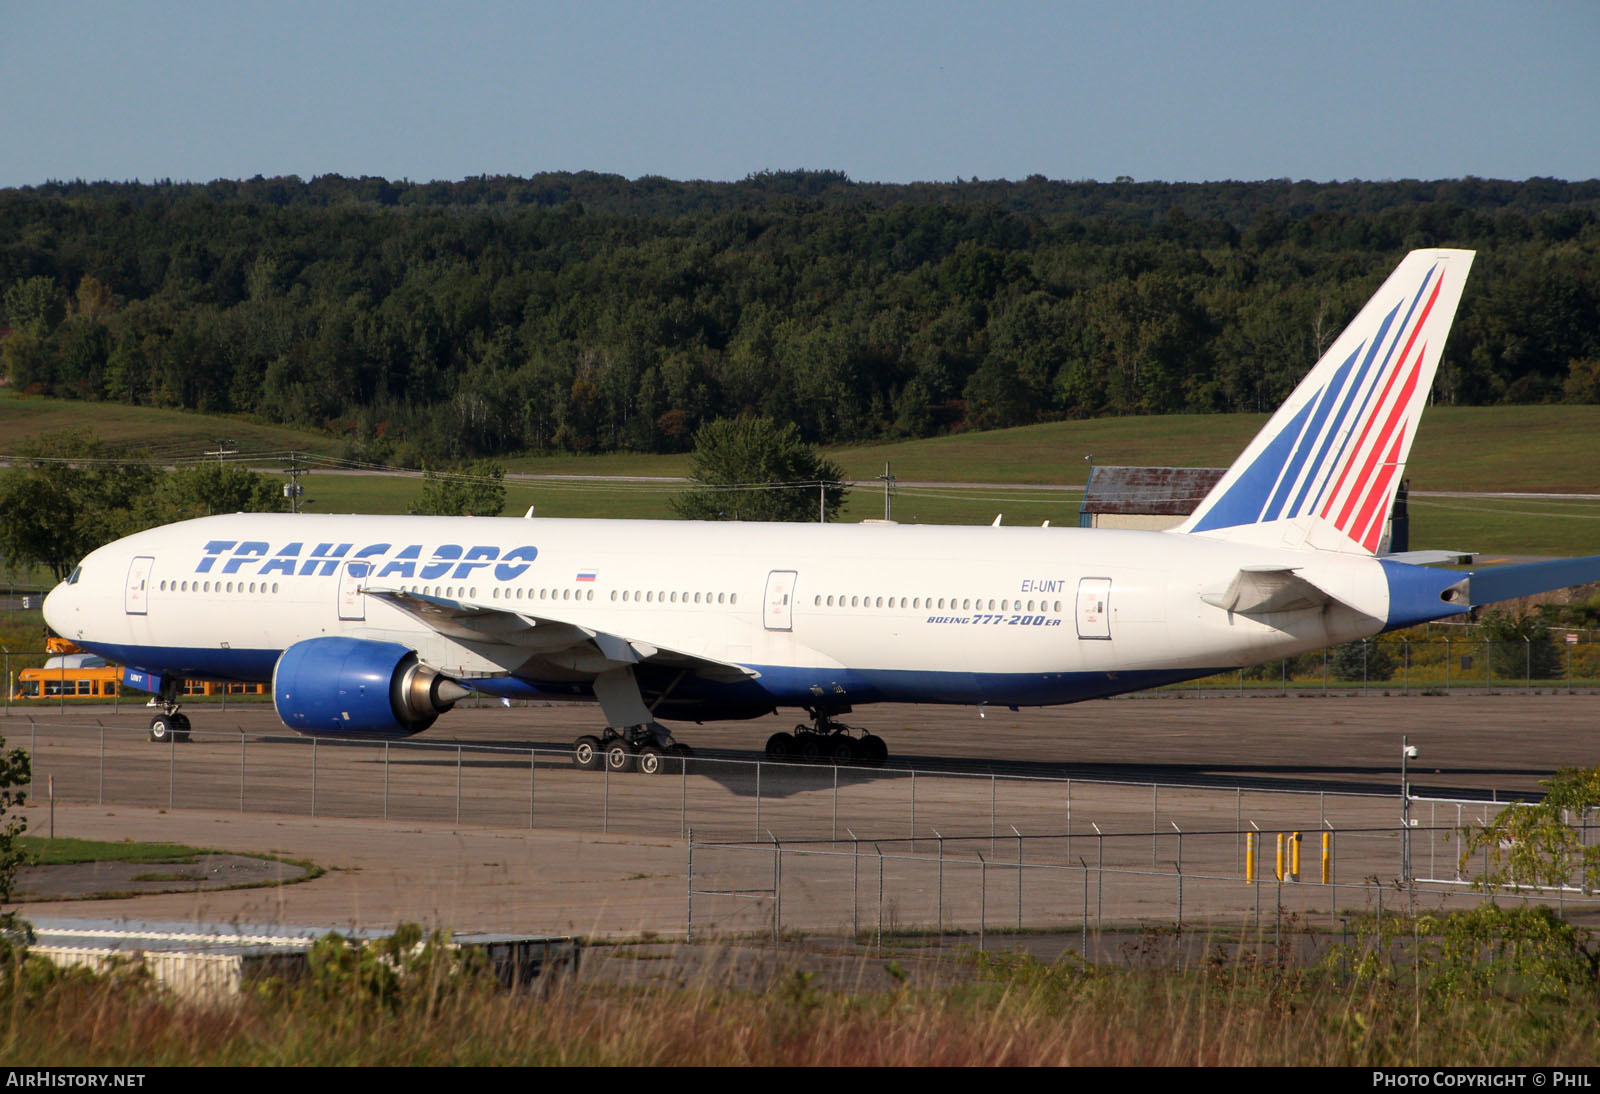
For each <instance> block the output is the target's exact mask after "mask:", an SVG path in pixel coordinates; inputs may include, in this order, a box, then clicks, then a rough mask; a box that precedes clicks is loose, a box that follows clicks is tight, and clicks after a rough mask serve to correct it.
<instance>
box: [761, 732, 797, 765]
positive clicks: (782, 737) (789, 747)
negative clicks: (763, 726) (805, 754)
mask: <svg viewBox="0 0 1600 1094" xmlns="http://www.w3.org/2000/svg"><path fill="white" fill-rule="evenodd" d="M794 754H795V739H794V734H793V733H774V734H773V735H772V736H770V737H768V738H767V759H769V760H792V759H794Z"/></svg>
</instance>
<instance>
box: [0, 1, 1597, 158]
mask: <svg viewBox="0 0 1600 1094" xmlns="http://www.w3.org/2000/svg"><path fill="white" fill-rule="evenodd" d="M0 11H3V12H4V19H3V21H0V28H3V29H0V103H3V106H0V118H3V120H4V124H3V127H0V135H3V139H0V186H18V185H28V184H33V183H39V182H43V181H45V180H48V179H72V178H85V179H104V178H110V179H142V180H146V181H148V180H151V179H155V178H174V179H188V180H201V181H204V180H209V179H212V178H240V177H249V176H251V175H255V174H262V175H269V176H270V175H286V174H297V175H301V176H303V177H307V178H309V177H311V176H313V175H318V174H327V173H333V172H336V173H339V174H344V175H362V174H368V175H383V176H385V177H388V178H393V179H399V178H409V179H413V180H427V179H459V178H463V177H466V176H469V175H477V174H510V175H528V174H532V173H534V172H538V171H576V170H595V171H609V172H616V173H619V174H622V175H626V176H629V177H638V176H640V175H647V174H652V175H665V176H667V177H670V178H677V179H692V178H700V179H738V178H742V177H744V176H745V175H747V174H749V173H751V172H753V171H761V170H765V169H775V170H782V169H790V168H800V167H804V168H812V169H821V168H827V169H835V170H842V171H845V172H847V173H848V174H849V175H850V177H851V178H854V179H860V180H876V181H884V182H909V181H913V180H951V179H955V178H957V177H958V176H959V177H964V178H971V177H974V176H977V177H981V178H1022V177H1024V176H1026V175H1030V174H1035V173H1037V174H1043V175H1046V176H1049V177H1051V178H1064V179H1083V178H1094V179H1101V180H1110V179H1113V178H1115V177H1116V176H1118V175H1131V176H1133V177H1134V178H1136V179H1140V180H1149V179H1162V180H1179V181H1195V180H1205V179H1226V178H1236V179H1261V178H1279V177H1291V178H1297V179H1298V178H1309V179H1315V180H1329V179H1349V178H1363V179H1383V178H1407V177H1418V178H1451V177H1457V176H1461V175H1469V174H1470V175H1479V176H1484V177H1493V178H1526V177H1529V176H1533V175H1552V176H1556V177H1560V178H1568V179H1577V178H1593V177H1596V176H1600V2H1597V0H1548V2H1541V0H1529V2H1527V3H1522V4H1514V3H1506V2H1505V0H1495V2H1484V0H1455V2H1450V3H1393V4H1390V3H1377V2H1372V0H1348V2H1344V0H1334V2H1330V3H1323V4H1318V5H1307V4H1297V3H1293V2H1282V0H1279V2H1270V3H1269V2H1260V0H1250V2H1241V3H1198V2H1195V3H1179V2H1174V3H1154V2H1136V0H1128V2H1122V3H1117V2H1110V0H1107V2H1099V3H1068V2H1065V0H1062V2H1057V3H1004V2H994V0H990V2H985V3H978V2H971V3H950V2H943V0H929V2H925V3H899V2H872V0H855V2H841V3H834V2H824V0H815V2H808V3H780V2H773V3H766V2H759V0H747V2H744V3H720V2H709V0H692V2H682V3H672V2H659V3H617V2H612V0H576V2H566V3H561V4H546V3H534V2H524V3H473V2H470V0H469V2H462V3H452V4H448V5H446V4H444V3H430V4H422V3H414V2H409V0H396V2H390V3H341V2H338V0H324V2H318V3H302V2H298V0H288V2H273V3H229V2H207V3H198V2H190V3H152V2H146V3H119V2H115V0H97V2H79V0H65V2H43V0H38V2H30V0H0Z"/></svg>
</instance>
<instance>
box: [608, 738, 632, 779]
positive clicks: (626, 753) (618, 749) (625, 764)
mask: <svg viewBox="0 0 1600 1094" xmlns="http://www.w3.org/2000/svg"><path fill="white" fill-rule="evenodd" d="M606 768H607V769H608V770H610V771H613V772H616V773H618V774H621V773H622V772H624V771H632V770H633V749H631V748H629V747H628V745H627V742H625V741H621V740H617V741H612V742H611V743H610V744H608V745H606Z"/></svg>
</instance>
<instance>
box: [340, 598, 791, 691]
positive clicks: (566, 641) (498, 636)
mask: <svg viewBox="0 0 1600 1094" xmlns="http://www.w3.org/2000/svg"><path fill="white" fill-rule="evenodd" d="M362 592H363V593H364V595H366V596H370V597H372V598H373V599H375V600H381V601H383V602H384V603H386V604H390V605H393V606H394V607H396V608H399V609H400V610H401V611H403V612H405V613H406V614H407V615H409V616H411V617H412V618H413V619H415V620H417V621H418V622H420V623H422V624H423V625H425V626H427V627H428V628H430V629H431V630H434V631H436V632H438V633H439V634H442V635H444V636H445V637H446V638H454V639H458V640H461V641H465V642H487V643H490V644H493V645H502V646H510V647H512V648H513V649H516V650H518V651H520V652H522V653H525V654H527V655H528V657H529V658H530V659H532V660H534V661H537V660H539V659H540V658H550V659H552V660H559V661H560V662H562V663H564V664H571V663H572V657H571V655H572V654H573V653H574V652H581V653H583V654H585V656H584V658H583V661H584V663H585V664H586V665H593V666H595V670H596V671H604V670H605V669H608V668H623V667H625V666H628V665H639V664H650V665H660V666H663V667H668V668H677V669H683V670H686V671H688V672H692V673H694V674H695V675H696V676H702V677H705V678H706V679H709V680H716V681H720V682H723V683H733V682H737V681H740V680H747V679H753V678H755V677H757V676H759V675H760V674H759V673H757V672H756V671H755V670H753V669H747V668H745V667H744V666H743V665H737V664H734V663H732V662H729V661H719V660H717V659H715V658H711V657H706V656H704V655H703V654H697V653H689V652H687V651H685V650H677V649H672V648H670V647H667V646H662V645H659V644H657V643H653V642H649V641H646V640H644V639H641V638H637V637H633V636H628V635H621V634H616V633H613V632H610V631H604V630H598V629H596V628H594V627H587V626H584V625H583V624H581V623H575V622H572V621H570V620H565V619H557V618H554V617H553V616H551V615H547V614H544V613H542V612H528V611H512V610H509V609H507V608H498V607H489V606H486V605H482V604H473V603H469V602H467V601H462V600H452V599H447V598H445V597H439V596H424V595H422V594H419V593H412V592H403V591H401V590H399V589H379V588H372V587H368V588H365V589H363V590H362Z"/></svg>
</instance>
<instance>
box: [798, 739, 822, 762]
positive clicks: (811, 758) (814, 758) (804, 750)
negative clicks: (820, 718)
mask: <svg viewBox="0 0 1600 1094" xmlns="http://www.w3.org/2000/svg"><path fill="white" fill-rule="evenodd" d="M800 758H801V759H802V760H804V761H805V762H806V763H808V764H814V763H817V762H818V761H820V760H821V759H822V739H821V738H820V737H818V736H817V735H816V734H815V733H807V734H806V735H805V736H804V737H801V738H800Z"/></svg>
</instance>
